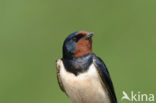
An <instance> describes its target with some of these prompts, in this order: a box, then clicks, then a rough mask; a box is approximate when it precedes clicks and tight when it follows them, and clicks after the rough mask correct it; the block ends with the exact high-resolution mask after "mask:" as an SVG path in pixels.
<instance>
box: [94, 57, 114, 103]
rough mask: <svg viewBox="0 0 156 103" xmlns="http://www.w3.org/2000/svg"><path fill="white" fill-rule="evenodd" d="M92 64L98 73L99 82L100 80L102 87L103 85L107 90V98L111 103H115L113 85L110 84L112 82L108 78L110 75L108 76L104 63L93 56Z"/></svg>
mask: <svg viewBox="0 0 156 103" xmlns="http://www.w3.org/2000/svg"><path fill="white" fill-rule="evenodd" d="M93 63H94V65H95V67H96V68H97V70H98V72H99V75H100V77H101V80H102V85H103V86H104V85H105V86H106V88H107V91H108V93H109V97H110V99H111V103H117V99H116V95H115V92H114V87H113V83H112V80H111V78H110V75H109V72H108V70H107V67H106V65H105V64H104V62H103V61H102V60H101V59H100V58H99V57H96V56H94V58H93Z"/></svg>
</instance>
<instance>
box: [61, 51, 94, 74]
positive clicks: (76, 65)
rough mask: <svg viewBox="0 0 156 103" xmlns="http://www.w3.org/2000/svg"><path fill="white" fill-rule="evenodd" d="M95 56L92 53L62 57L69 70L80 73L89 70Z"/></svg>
mask: <svg viewBox="0 0 156 103" xmlns="http://www.w3.org/2000/svg"><path fill="white" fill-rule="evenodd" d="M93 56H94V54H91V55H85V56H83V57H81V58H70V59H68V58H62V60H63V63H64V66H65V69H66V70H67V71H69V72H72V73H74V74H75V75H78V74H79V73H81V72H85V71H87V70H88V68H89V66H90V65H91V64H92V62H93Z"/></svg>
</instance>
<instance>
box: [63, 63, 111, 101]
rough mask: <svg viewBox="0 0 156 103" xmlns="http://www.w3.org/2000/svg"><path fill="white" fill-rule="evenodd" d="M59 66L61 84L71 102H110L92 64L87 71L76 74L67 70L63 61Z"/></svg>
mask: <svg viewBox="0 0 156 103" xmlns="http://www.w3.org/2000/svg"><path fill="white" fill-rule="evenodd" d="M60 67H61V68H60V78H61V80H62V84H63V86H64V89H65V91H66V93H67V95H68V96H69V98H70V99H71V100H72V102H73V103H110V99H109V97H108V94H107V92H106V90H105V89H104V88H103V87H102V85H101V83H100V82H101V81H100V80H101V79H100V77H99V75H98V72H97V70H96V68H95V66H94V64H92V65H91V66H90V67H89V69H88V71H86V72H84V73H80V74H79V75H77V76H75V75H74V74H73V73H70V72H67V71H66V70H65V68H64V66H63V63H62V64H61V66H60Z"/></svg>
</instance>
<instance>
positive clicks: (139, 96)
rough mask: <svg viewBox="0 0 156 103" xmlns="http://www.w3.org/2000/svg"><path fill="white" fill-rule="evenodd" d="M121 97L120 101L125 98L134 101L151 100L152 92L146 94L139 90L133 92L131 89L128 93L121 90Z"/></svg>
mask: <svg viewBox="0 0 156 103" xmlns="http://www.w3.org/2000/svg"><path fill="white" fill-rule="evenodd" d="M122 94H123V96H122V98H121V101H124V100H127V101H134V102H137V101H138V102H153V101H154V94H146V93H141V92H140V91H138V92H134V91H131V92H130V94H129V95H128V94H127V93H126V92H125V91H122Z"/></svg>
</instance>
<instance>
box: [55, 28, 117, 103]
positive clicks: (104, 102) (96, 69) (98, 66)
mask: <svg viewBox="0 0 156 103" xmlns="http://www.w3.org/2000/svg"><path fill="white" fill-rule="evenodd" d="M92 36H93V33H90V32H87V31H78V32H74V33H72V34H70V35H69V36H68V37H67V38H66V39H65V41H64V43H63V58H62V59H58V60H57V63H56V64H57V79H58V83H59V86H60V88H61V90H62V91H63V92H65V93H66V95H67V96H68V97H69V98H70V99H71V101H72V103H117V99H116V95H115V92H114V87H113V83H112V80H111V77H110V74H109V72H108V70H107V67H106V65H105V64H104V62H103V61H102V60H101V59H100V58H99V57H97V56H96V55H95V54H94V53H93V51H92Z"/></svg>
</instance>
